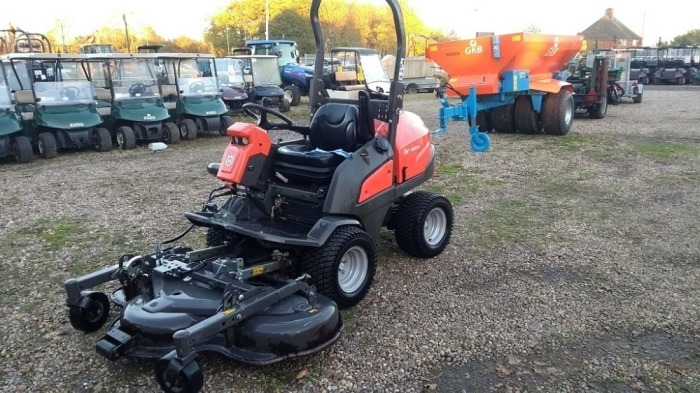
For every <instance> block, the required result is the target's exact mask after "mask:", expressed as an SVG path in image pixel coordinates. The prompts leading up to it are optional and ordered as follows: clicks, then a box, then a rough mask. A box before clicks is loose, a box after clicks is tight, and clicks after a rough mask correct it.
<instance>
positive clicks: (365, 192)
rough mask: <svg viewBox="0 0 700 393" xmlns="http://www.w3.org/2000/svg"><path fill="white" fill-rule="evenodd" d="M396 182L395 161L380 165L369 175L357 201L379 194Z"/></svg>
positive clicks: (360, 201)
mask: <svg viewBox="0 0 700 393" xmlns="http://www.w3.org/2000/svg"><path fill="white" fill-rule="evenodd" d="M393 184H394V161H393V160H390V161H387V162H386V163H385V164H384V165H382V166H381V167H379V168H378V169H377V170H376V171H374V173H372V174H371V175H369V177H368V178H367V179H365V181H364V182H362V188H361V189H360V196H359V197H358V198H357V203H362V202H364V201H366V200H367V199H369V198H371V197H373V196H375V195H377V194H379V193H380V192H382V191H384V190H386V189H388V188H389V187H391V186H392V185H393Z"/></svg>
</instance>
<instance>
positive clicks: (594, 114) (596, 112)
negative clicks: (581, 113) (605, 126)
mask: <svg viewBox="0 0 700 393" xmlns="http://www.w3.org/2000/svg"><path fill="white" fill-rule="evenodd" d="M607 114H608V97H605V96H603V98H601V99H600V103H598V104H595V105H593V106H591V107H590V108H589V109H588V116H590V118H591V119H602V118H604V117H605V115H607Z"/></svg>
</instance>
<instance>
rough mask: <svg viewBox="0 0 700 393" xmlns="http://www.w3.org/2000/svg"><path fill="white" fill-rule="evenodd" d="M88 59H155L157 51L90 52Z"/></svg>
mask: <svg viewBox="0 0 700 393" xmlns="http://www.w3.org/2000/svg"><path fill="white" fill-rule="evenodd" d="M86 56H87V57H88V59H155V58H157V57H158V56H156V53H90V54H87V55H86Z"/></svg>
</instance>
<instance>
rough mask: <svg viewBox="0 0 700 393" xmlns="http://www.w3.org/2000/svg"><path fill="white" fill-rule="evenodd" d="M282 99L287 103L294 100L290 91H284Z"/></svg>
mask: <svg viewBox="0 0 700 393" xmlns="http://www.w3.org/2000/svg"><path fill="white" fill-rule="evenodd" d="M284 98H286V99H287V101H289V102H292V98H294V95H293V94H292V91H291V90H285V91H284Z"/></svg>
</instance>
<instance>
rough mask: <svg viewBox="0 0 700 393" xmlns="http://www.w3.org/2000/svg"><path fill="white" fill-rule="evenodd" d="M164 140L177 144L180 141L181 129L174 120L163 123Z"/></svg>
mask: <svg viewBox="0 0 700 393" xmlns="http://www.w3.org/2000/svg"><path fill="white" fill-rule="evenodd" d="M163 142H165V143H170V144H173V145H176V144H178V143H180V130H179V129H178V128H177V124H175V123H173V122H169V121H168V122H165V123H163Z"/></svg>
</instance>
